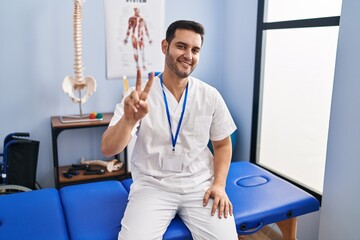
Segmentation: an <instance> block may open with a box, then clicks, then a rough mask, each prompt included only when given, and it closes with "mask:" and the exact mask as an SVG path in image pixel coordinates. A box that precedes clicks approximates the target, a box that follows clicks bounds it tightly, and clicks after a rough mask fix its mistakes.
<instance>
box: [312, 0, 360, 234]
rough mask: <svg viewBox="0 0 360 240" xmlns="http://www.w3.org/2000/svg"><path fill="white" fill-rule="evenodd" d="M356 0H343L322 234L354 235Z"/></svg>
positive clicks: (359, 75)
mask: <svg viewBox="0 0 360 240" xmlns="http://www.w3.org/2000/svg"><path fill="white" fill-rule="evenodd" d="M359 21H360V2H359V1H357V0H343V6H342V13H341V19H340V32H339V43H338V52H337V62H336V70H335V80H334V90H333V99H332V106H331V117H330V130H329V139H328V150H327V159H326V168H325V182H324V192H323V205H322V209H321V217H320V232H319V239H320V240H332V239H334V240H337V239H346V240H358V239H360V237H359V233H358V228H359V226H360V208H359V202H360V187H359V184H360V174H359V170H360V161H359V160H360V157H359V156H360V145H359V144H360V141H359V139H360V94H359V93H360V71H359V66H360V57H359V56H360V45H359V44H360V28H359Z"/></svg>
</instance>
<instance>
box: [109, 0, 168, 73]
mask: <svg viewBox="0 0 360 240" xmlns="http://www.w3.org/2000/svg"><path fill="white" fill-rule="evenodd" d="M104 7H105V33H106V77H107V79H119V78H122V77H123V76H124V75H125V76H127V77H135V76H136V71H137V69H140V70H141V71H142V73H143V76H147V73H149V72H159V71H162V69H163V64H164V56H163V53H162V52H161V41H162V39H164V38H165V26H164V25H165V17H164V11H165V0H104Z"/></svg>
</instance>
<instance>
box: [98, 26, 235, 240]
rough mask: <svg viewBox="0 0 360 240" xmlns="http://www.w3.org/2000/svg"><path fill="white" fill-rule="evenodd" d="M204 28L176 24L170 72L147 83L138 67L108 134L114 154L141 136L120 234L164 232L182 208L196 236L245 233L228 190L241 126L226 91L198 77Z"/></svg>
mask: <svg viewBox="0 0 360 240" xmlns="http://www.w3.org/2000/svg"><path fill="white" fill-rule="evenodd" d="M203 35H204V29H203V27H202V25H200V24H199V23H196V22H193V21H185V20H181V21H176V22H174V23H172V24H171V25H170V26H169V27H168V29H167V32H166V39H164V40H163V41H162V43H161V48H162V52H163V53H164V54H165V67H164V71H163V73H162V74H161V75H160V76H159V77H156V78H154V76H153V74H151V75H150V77H149V80H148V82H147V83H146V85H145V87H144V89H142V88H141V76H140V71H139V70H138V72H137V80H136V87H135V90H133V91H132V92H131V93H130V94H129V95H128V96H127V97H126V98H125V99H124V100H123V102H122V103H121V104H118V105H117V106H116V109H115V113H114V117H113V118H112V120H111V122H110V124H109V127H108V129H107V130H106V131H105V133H104V135H103V143H102V151H103V153H104V155H106V156H111V155H114V154H117V153H119V152H121V151H122V150H123V149H124V148H125V147H126V145H127V144H128V142H129V140H130V139H131V137H132V136H133V135H135V134H136V135H137V139H136V143H135V146H134V150H133V153H132V158H131V170H132V177H133V181H134V182H133V184H132V185H131V190H130V194H129V203H128V205H127V208H126V211H125V215H124V218H123V220H122V222H121V224H122V228H121V231H120V233H119V239H122V240H123V239H125V240H137V239H147V240H148V239H162V236H163V234H164V232H165V231H166V229H167V226H168V225H169V223H170V221H171V220H172V219H173V218H174V216H175V215H176V214H178V215H179V216H180V217H181V218H182V220H183V221H184V223H185V224H186V225H187V227H188V228H189V229H190V231H191V234H192V236H193V238H194V239H206V240H211V239H225V240H235V239H237V234H236V228H235V221H234V218H233V216H232V205H231V203H230V201H229V199H228V196H227V194H226V192H225V184H226V177H227V174H228V169H229V165H230V161H231V154H232V149H231V140H230V137H229V136H230V134H231V133H232V132H233V131H234V130H235V129H236V126H235V124H234V122H233V120H232V118H231V115H230V113H229V111H228V109H227V107H226V105H225V102H224V100H223V99H222V97H221V96H220V94H219V92H218V91H217V90H216V89H215V88H213V87H211V86H209V85H207V84H206V83H204V82H202V81H200V80H199V79H196V78H194V77H191V76H190V74H191V73H192V72H193V70H194V69H195V67H196V65H197V63H198V60H199V57H200V52H201V47H202V44H203ZM150 90H151V91H150ZM209 139H211V140H212V144H213V149H214V156H213V155H212V154H211V152H210V150H209V149H208V147H207V144H208V141H209Z"/></svg>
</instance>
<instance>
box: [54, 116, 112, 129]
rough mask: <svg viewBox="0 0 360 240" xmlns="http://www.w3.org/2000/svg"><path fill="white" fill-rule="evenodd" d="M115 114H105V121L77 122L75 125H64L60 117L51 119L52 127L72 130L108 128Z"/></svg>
mask: <svg viewBox="0 0 360 240" xmlns="http://www.w3.org/2000/svg"><path fill="white" fill-rule="evenodd" d="M112 116H113V113H103V120H98V121H88V122H75V123H63V122H61V119H60V116H53V117H51V126H52V128H54V129H61V130H65V129H71V128H83V127H96V126H107V125H109V123H110V120H111V118H112Z"/></svg>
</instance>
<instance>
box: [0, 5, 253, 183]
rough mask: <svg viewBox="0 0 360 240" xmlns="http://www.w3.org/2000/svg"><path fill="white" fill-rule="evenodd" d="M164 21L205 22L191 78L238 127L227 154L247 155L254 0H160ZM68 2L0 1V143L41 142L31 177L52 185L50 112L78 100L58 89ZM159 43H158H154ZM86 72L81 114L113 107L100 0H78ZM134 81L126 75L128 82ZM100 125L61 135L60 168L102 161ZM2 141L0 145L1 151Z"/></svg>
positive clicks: (69, 23) (68, 30)
mask: <svg viewBox="0 0 360 240" xmlns="http://www.w3.org/2000/svg"><path fill="white" fill-rule="evenodd" d="M165 2H166V26H167V25H168V24H170V23H171V22H173V21H174V20H177V19H192V20H196V21H199V22H201V23H203V24H204V25H205V28H206V36H205V42H204V46H203V51H202V55H201V59H200V63H199V65H198V68H197V69H196V70H195V71H194V76H196V77H199V78H201V79H203V80H204V81H205V82H208V83H209V84H211V85H213V86H214V87H216V88H218V90H219V91H220V92H221V93H222V95H223V96H224V99H225V101H226V102H227V104H228V106H229V108H230V111H231V113H232V115H233V117H234V119H235V122H236V124H237V126H238V128H239V140H238V144H237V148H236V151H235V152H234V159H236V160H247V159H249V148H250V129H251V123H250V121H251V106H252V81H253V71H254V70H253V69H254V66H253V65H254V51H255V27H256V6H257V3H256V1H253V0H246V1H236V0H226V1H221V0H197V1H191V0H182V1H177V0H166V1H165ZM72 15H73V1H72V0H67V1H65V0H51V1H49V0H31V1H26V0H11V1H10V0H0V33H1V37H0V79H1V80H0V84H1V85H0V100H1V101H0V111H1V113H2V114H1V118H0V124H1V128H0V141H3V139H4V137H5V136H6V135H7V134H8V133H11V132H16V131H17V132H19V131H25V132H30V134H31V137H32V138H33V139H37V140H39V141H40V152H39V163H38V172H37V180H38V182H39V183H40V184H41V186H42V187H52V186H54V174H53V162H52V146H51V131H50V117H51V116H54V115H55V116H58V115H68V114H78V113H79V110H78V105H76V104H74V103H72V102H71V100H70V98H69V97H68V96H67V95H66V94H65V93H64V92H63V91H62V88H61V84H62V82H63V79H64V78H65V76H68V75H70V76H73V55H74V50H73V37H72V36H73V18H72ZM159 47H160V43H159ZM83 59H84V67H85V75H92V76H94V77H95V79H96V81H97V84H98V88H97V91H96V93H95V94H94V95H93V96H91V98H90V99H89V100H88V102H86V103H85V104H83V112H84V113H89V112H92V111H96V112H112V111H113V110H114V107H115V104H116V103H117V102H118V101H119V99H120V98H121V94H122V91H123V88H122V81H121V79H119V80H107V79H106V77H105V71H106V65H105V64H106V63H105V62H106V55H105V23H104V6H103V0H87V1H86V2H85V3H84V4H83ZM132 83H134V79H130V84H132ZM104 129H105V128H99V129H78V130H72V131H64V132H62V133H61V134H60V136H59V139H58V143H59V152H60V153H59V161H60V162H61V164H62V165H64V164H71V163H74V162H78V161H79V160H80V158H81V157H85V158H90V159H104V157H103V156H102V154H101V152H100V143H101V134H102V132H103V131H104ZM2 148H3V146H2V144H1V146H0V152H2V150H3V149H2Z"/></svg>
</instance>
